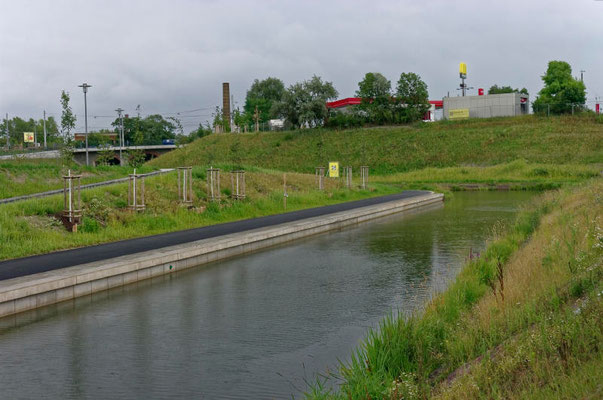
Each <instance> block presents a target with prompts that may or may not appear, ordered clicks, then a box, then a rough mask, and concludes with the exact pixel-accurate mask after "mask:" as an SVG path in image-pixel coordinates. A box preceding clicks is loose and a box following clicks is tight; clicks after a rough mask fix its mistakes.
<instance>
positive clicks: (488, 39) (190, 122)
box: [0, 0, 603, 131]
mask: <svg viewBox="0 0 603 400" xmlns="http://www.w3.org/2000/svg"><path fill="white" fill-rule="evenodd" d="M1 4H2V7H1V10H0V113H1V114H2V116H4V114H5V113H9V116H14V115H18V116H21V117H26V118H29V117H32V116H35V117H40V118H41V116H42V111H43V110H44V109H45V110H46V111H47V112H48V113H49V114H50V115H54V116H55V117H56V118H57V119H58V118H60V105H59V96H60V92H61V90H62V89H65V90H67V91H68V92H70V94H71V97H72V101H71V104H72V107H73V109H74V111H75V112H76V114H77V115H78V122H77V125H78V127H77V129H81V126H83V108H84V106H83V94H82V91H81V89H80V88H78V87H77V85H79V84H81V83H82V82H88V83H89V84H91V85H92V88H91V89H89V93H88V115H89V127H91V129H98V128H104V127H108V124H109V123H110V122H111V118H106V117H103V116H112V115H115V112H114V110H115V109H116V108H118V107H122V108H124V109H125V110H126V112H127V113H130V114H135V113H136V111H135V108H136V106H137V105H138V104H140V106H141V114H142V115H147V114H151V113H163V114H167V113H173V112H178V111H188V110H196V109H203V110H200V111H195V112H192V113H184V114H181V115H187V116H188V117H187V118H182V119H183V121H184V125H185V130H186V131H190V130H192V129H194V128H195V127H196V126H197V125H198V123H199V122H200V121H203V120H205V119H208V118H209V116H210V114H211V112H212V110H213V108H214V107H215V106H216V105H218V104H219V103H220V102H221V83H222V82H230V85H231V92H232V93H233V94H234V98H235V105H237V104H238V105H239V106H242V104H243V102H244V97H245V93H246V91H247V89H248V88H249V86H250V85H251V83H252V82H253V80H254V79H255V78H259V79H262V78H265V77H268V76H274V77H278V78H280V79H282V80H283V81H284V82H285V85H287V86H288V85H290V84H292V83H294V82H297V81H301V80H304V79H308V78H310V77H311V76H312V75H313V74H316V75H319V76H321V77H322V78H323V79H325V80H328V81H331V82H333V84H334V85H335V88H336V89H337V90H338V91H339V95H340V98H342V97H350V96H353V95H354V92H355V91H356V89H357V85H358V82H359V81H360V80H361V79H362V77H363V75H364V74H365V73H366V72H381V73H383V74H384V75H385V76H386V77H387V78H388V79H390V80H391V81H392V85H393V86H395V81H397V79H398V78H399V76H400V73H402V72H415V73H418V74H419V75H420V76H421V77H422V78H423V80H424V81H425V82H426V83H427V85H428V87H429V96H430V98H431V99H441V98H442V97H443V96H445V95H446V94H447V93H448V92H450V95H451V96H456V95H457V93H458V91H457V90H456V88H457V87H458V84H459V83H460V82H459V79H458V63H459V62H461V61H463V62H466V63H467V69H468V81H467V82H468V84H469V85H470V86H473V87H475V90H474V91H472V92H473V93H475V94H476V93H477V88H478V87H483V88H485V89H486V90H487V88H489V87H490V86H491V85H492V84H499V85H511V86H513V87H518V88H521V87H526V88H528V90H529V92H530V96H531V98H530V100H531V101H532V100H533V99H534V97H535V95H536V94H537V92H538V91H539V90H540V89H541V88H542V81H541V80H540V76H541V75H542V74H543V73H544V71H545V70H546V67H547V63H548V61H550V60H564V61H567V62H569V63H570V65H571V66H572V68H573V73H574V76H579V75H580V70H585V71H586V72H585V73H584V81H585V84H586V87H587V91H588V93H587V96H588V100H589V101H593V102H594V99H595V97H596V96H600V97H603V68H602V67H603V1H596V0H572V1H569V0H565V1H556V0H549V1H539V0H532V1H526V0H522V1H514V0H505V1H488V0H472V1H451V0H441V1H440V0H431V1H410V0H407V1H394V0H391V1H385V0H373V1H366V0H364V1H355V0H345V1H326V0H323V1H309V0H304V1H302V0H298V1H287V0H281V1H276V0H274V1H261V0H257V1H203V0H196V1H193V0H189V1H185V0H170V1H167V0H166V1H156V0H145V1H132V0H128V1H110V0H105V1H92V0H86V1H75V0H74V1H60V0H53V1H50V0H49V1H27V0H20V1H15V0H1ZM470 93H471V92H470ZM94 116H97V117H96V118H95V117H94Z"/></svg>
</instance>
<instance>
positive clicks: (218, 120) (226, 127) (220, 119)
mask: <svg viewBox="0 0 603 400" xmlns="http://www.w3.org/2000/svg"><path fill="white" fill-rule="evenodd" d="M212 116H213V117H214V119H213V122H212V127H213V128H214V130H215V129H216V126H220V127H221V129H222V132H230V121H227V120H225V119H224V113H223V110H222V108H220V107H218V106H216V109H215V110H214V113H213V114H212Z"/></svg>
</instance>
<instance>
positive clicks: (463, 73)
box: [459, 62, 467, 78]
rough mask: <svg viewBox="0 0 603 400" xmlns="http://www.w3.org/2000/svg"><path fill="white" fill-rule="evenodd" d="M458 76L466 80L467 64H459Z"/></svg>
mask: <svg viewBox="0 0 603 400" xmlns="http://www.w3.org/2000/svg"><path fill="white" fill-rule="evenodd" d="M459 75H460V76H461V78H467V64H465V63H464V62H462V63H460V64H459Z"/></svg>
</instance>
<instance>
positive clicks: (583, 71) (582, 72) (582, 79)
mask: <svg viewBox="0 0 603 400" xmlns="http://www.w3.org/2000/svg"><path fill="white" fill-rule="evenodd" d="M585 72H586V71H585V70H583V69H581V70H580V82H584V73H585Z"/></svg>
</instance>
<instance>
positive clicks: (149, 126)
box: [111, 114, 182, 145]
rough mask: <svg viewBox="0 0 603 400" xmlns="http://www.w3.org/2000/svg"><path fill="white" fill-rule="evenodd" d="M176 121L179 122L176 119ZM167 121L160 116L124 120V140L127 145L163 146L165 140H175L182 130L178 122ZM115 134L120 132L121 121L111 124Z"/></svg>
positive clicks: (117, 120) (116, 120)
mask: <svg viewBox="0 0 603 400" xmlns="http://www.w3.org/2000/svg"><path fill="white" fill-rule="evenodd" d="M176 121H178V120H177V119H176ZM176 121H174V120H170V119H165V118H163V117H162V116H161V115H159V114H155V115H149V116H147V117H145V118H140V117H133V118H124V140H125V142H126V145H128V144H129V145H132V144H135V145H151V144H161V143H162V141H163V139H175V138H176V132H177V131H180V132H181V133H182V130H181V129H180V127H179V126H178V122H176ZM111 125H112V126H113V128H114V131H115V132H119V131H120V129H121V128H120V126H121V121H120V120H119V118H117V119H115V121H113V123H112V124H111Z"/></svg>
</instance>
